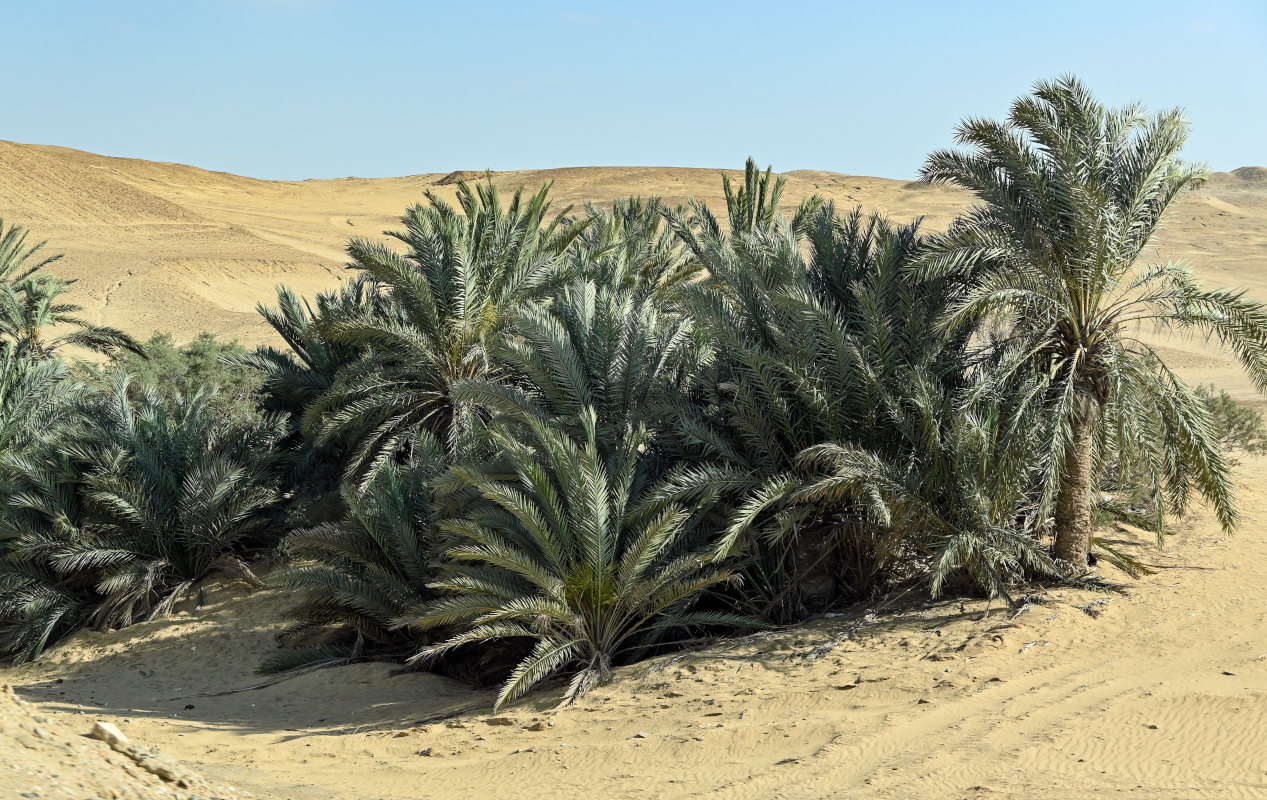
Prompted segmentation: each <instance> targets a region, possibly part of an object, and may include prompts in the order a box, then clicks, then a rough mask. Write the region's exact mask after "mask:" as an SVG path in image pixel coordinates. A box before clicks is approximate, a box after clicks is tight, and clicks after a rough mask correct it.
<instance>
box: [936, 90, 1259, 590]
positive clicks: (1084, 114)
mask: <svg viewBox="0 0 1267 800" xmlns="http://www.w3.org/2000/svg"><path fill="white" fill-rule="evenodd" d="M1188 129H1189V125H1188V122H1187V120H1186V119H1185V117H1184V116H1183V114H1182V112H1180V111H1179V110H1172V111H1166V112H1163V113H1159V114H1156V115H1154V116H1149V115H1148V114H1147V113H1146V112H1145V110H1144V109H1143V108H1142V107H1140V106H1139V105H1129V106H1126V107H1124V108H1121V109H1116V110H1110V109H1107V108H1106V107H1105V106H1104V105H1102V104H1101V103H1100V102H1098V101H1097V100H1096V99H1095V98H1094V96H1093V95H1092V94H1091V92H1090V91H1089V90H1088V88H1087V87H1086V86H1085V85H1083V84H1082V83H1081V82H1080V81H1079V80H1078V79H1076V78H1074V77H1063V78H1060V79H1059V80H1056V81H1043V82H1040V83H1038V84H1037V85H1036V86H1035V88H1034V91H1033V93H1032V94H1030V95H1027V96H1024V97H1021V98H1019V99H1017V100H1016V101H1015V102H1014V103H1013V104H1012V107H1011V110H1010V112H1009V114H1008V117H1007V119H1006V120H1004V121H1001V122H999V121H991V120H983V119H969V120H966V121H964V122H963V123H962V124H961V125H960V126H959V128H958V129H957V131H956V139H957V141H958V142H959V144H961V145H964V146H965V147H966V148H967V150H966V151H965V150H939V151H936V152H934V153H932V154H931V155H930V156H929V157H928V161H927V163H926V164H925V166H924V168H923V178H924V180H927V181H933V182H949V183H954V184H957V185H959V186H962V187H964V188H966V189H968V190H970V191H972V192H973V193H974V194H975V195H976V196H977V198H978V200H979V203H978V204H977V205H976V206H975V207H974V208H972V209H971V210H970V211H969V212H968V213H966V214H965V215H964V216H962V217H961V218H960V219H959V220H958V221H957V222H956V223H955V224H954V225H953V226H952V227H951V229H950V231H949V232H948V233H947V234H946V236H945V237H944V238H942V239H941V241H940V242H939V244H938V246H937V248H936V251H935V252H934V254H933V256H932V257H931V258H930V259H929V261H928V268H929V269H932V270H935V271H941V272H947V271H955V270H961V271H964V273H965V274H966V275H967V276H968V280H969V281H970V282H971V286H970V288H969V290H968V291H967V293H966V294H965V295H964V296H963V297H962V298H961V299H959V300H958V301H957V302H956V303H955V304H954V306H953V307H952V308H951V309H950V312H949V314H948V315H947V317H946V320H945V327H946V328H947V329H951V330H953V329H959V328H962V327H964V326H970V325H974V324H976V323H978V322H979V321H981V320H983V319H987V318H995V319H1002V320H1003V321H1004V323H1005V324H1006V325H1007V326H1008V327H1007V331H1006V332H1005V334H1004V335H1003V336H1002V337H1001V338H1000V339H999V340H998V342H997V346H996V347H995V352H994V355H995V356H997V358H998V362H997V363H996V364H995V365H994V366H993V367H992V373H993V381H994V383H995V384H996V385H1003V384H1008V385H1011V386H1012V387H1013V389H1014V392H1015V393H1016V394H1019V395H1021V396H1024V397H1028V398H1030V399H1031V401H1032V409H1031V410H1032V411H1034V413H1035V414H1036V415H1037V416H1036V418H1040V419H1042V420H1044V421H1046V422H1047V423H1049V424H1048V425H1047V431H1048V434H1047V439H1046V446H1045V449H1044V464H1045V467H1046V475H1045V482H1044V488H1043V492H1042V503H1041V508H1042V510H1043V511H1044V512H1048V511H1054V523H1055V546H1054V554H1055V556H1056V557H1057V558H1058V559H1060V560H1061V561H1063V562H1065V563H1066V564H1068V565H1069V566H1070V568H1071V569H1073V570H1075V571H1076V570H1080V569H1083V568H1085V565H1086V561H1087V547H1088V544H1089V539H1090V535H1091V530H1092V524H1093V514H1092V511H1093V505H1094V502H1095V495H1096V492H1095V490H1096V488H1097V480H1098V478H1099V475H1100V473H1101V472H1102V470H1103V465H1104V464H1105V463H1107V462H1112V463H1113V464H1114V468H1115V469H1116V471H1117V472H1118V473H1119V474H1129V472H1130V471H1131V469H1132V466H1131V465H1140V466H1142V467H1143V468H1144V470H1145V471H1146V472H1147V474H1148V483H1149V486H1148V488H1149V489H1150V490H1151V492H1152V494H1153V496H1154V500H1155V503H1154V504H1155V506H1156V509H1157V514H1158V523H1159V529H1160V523H1161V521H1162V520H1161V514H1162V512H1163V508H1164V507H1165V506H1166V505H1167V503H1169V505H1171V506H1172V507H1173V508H1174V509H1176V510H1182V508H1183V506H1184V503H1185V501H1186V499H1187V497H1188V491H1187V489H1188V486H1189V484H1190V483H1193V484H1195V485H1196V487H1197V489H1198V490H1199V491H1200V492H1201V493H1202V494H1204V495H1205V496H1206V497H1207V498H1209V500H1210V501H1211V502H1212V503H1213V505H1214V508H1215V509H1216V511H1217V512H1218V516H1219V520H1220V522H1221V523H1222V524H1223V526H1224V527H1225V528H1227V529H1231V528H1232V527H1233V526H1234V524H1235V521H1236V512H1235V509H1234V507H1233V503H1232V492H1233V490H1232V485H1231V482H1230V481H1229V479H1228V474H1227V467H1226V463H1225V461H1224V458H1223V456H1222V454H1221V452H1220V449H1219V446H1218V442H1217V439H1216V437H1215V435H1214V434H1213V432H1212V428H1211V425H1210V419H1209V414H1208V411H1207V409H1206V407H1205V405H1204V404H1203V403H1202V402H1201V401H1200V398H1198V397H1197V396H1196V395H1195V394H1194V393H1193V391H1192V390H1191V389H1190V388H1189V387H1188V386H1187V385H1186V384H1185V383H1184V382H1183V381H1182V380H1181V379H1180V378H1179V377H1178V376H1177V375H1176V374H1175V373H1174V372H1173V371H1172V370H1171V369H1170V368H1168V367H1167V366H1166V364H1165V362H1164V360H1163V359H1162V358H1161V357H1160V355H1159V354H1158V353H1157V351H1156V350H1155V349H1154V348H1153V347H1151V346H1150V345H1149V344H1148V343H1147V342H1145V341H1142V340H1141V339H1140V338H1139V335H1140V331H1141V328H1142V327H1145V326H1153V327H1155V328H1160V329H1163V330H1177V331H1180V332H1184V333H1195V334H1199V335H1204V336H1211V337H1213V338H1215V339H1217V340H1218V341H1220V342H1222V343H1223V344H1224V345H1225V346H1227V347H1228V348H1229V349H1230V350H1231V351H1232V352H1233V353H1234V354H1235V355H1236V356H1237V358H1239V359H1240V361H1241V363H1242V364H1243V365H1244V366H1245V369H1246V370H1247V371H1248V373H1249V375H1250V377H1251V378H1252V380H1253V381H1254V383H1255V385H1256V386H1258V387H1259V388H1260V389H1264V388H1267V309H1265V308H1264V307H1263V305H1261V304H1260V303H1257V302H1254V301H1252V300H1250V299H1248V298H1247V297H1246V296H1245V294H1244V292H1242V291H1233V290H1217V291H1209V290H1205V289H1202V288H1201V286H1200V285H1199V284H1198V282H1197V281H1196V279H1195V277H1194V275H1193V273H1192V272H1191V271H1190V270H1189V269H1188V268H1187V267H1186V266H1185V265H1183V264H1182V263H1174V262H1170V263H1165V264H1159V265H1147V266H1142V265H1141V261H1142V260H1143V258H1144V253H1145V250H1146V249H1147V248H1148V247H1149V245H1150V243H1151V242H1152V241H1153V235H1154V234H1155V233H1156V232H1157V230H1158V229H1159V227H1160V226H1161V224H1162V221H1163V219H1164V218H1165V215H1166V213H1167V211H1168V210H1169V209H1170V207H1171V206H1172V204H1173V203H1174V202H1175V201H1176V200H1177V199H1178V198H1179V197H1181V196H1182V195H1183V194H1184V193H1185V192H1186V191H1188V190H1190V189H1192V188H1194V187H1196V186H1198V185H1200V184H1201V183H1202V181H1204V180H1205V178H1206V175H1207V172H1206V170H1205V168H1204V167H1200V166H1193V165H1190V164H1186V163H1184V162H1183V161H1181V160H1180V159H1179V151H1180V149H1181V148H1182V147H1183V144H1184V142H1185V140H1186V139H1187V136H1188Z"/></svg>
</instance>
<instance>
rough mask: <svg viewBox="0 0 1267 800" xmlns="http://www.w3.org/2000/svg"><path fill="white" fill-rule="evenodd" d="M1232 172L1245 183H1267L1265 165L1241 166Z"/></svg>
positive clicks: (1266, 168)
mask: <svg viewBox="0 0 1267 800" xmlns="http://www.w3.org/2000/svg"><path fill="white" fill-rule="evenodd" d="M1232 174H1233V175H1235V176H1236V177H1237V178H1239V179H1240V180H1243V181H1245V182H1246V183H1267V167H1241V168H1240V169H1234V170H1232Z"/></svg>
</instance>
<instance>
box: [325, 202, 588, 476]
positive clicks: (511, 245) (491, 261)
mask: <svg viewBox="0 0 1267 800" xmlns="http://www.w3.org/2000/svg"><path fill="white" fill-rule="evenodd" d="M549 189H550V187H549V184H547V185H546V186H543V187H542V188H541V189H540V190H539V191H538V192H536V193H535V194H533V195H530V196H525V195H524V192H523V190H522V189H520V190H519V191H517V192H516V193H515V194H514V196H513V197H512V198H511V201H510V202H509V203H508V204H503V203H502V200H501V198H500V196H499V194H498V192H497V189H496V187H494V186H493V184H492V183H491V182H489V183H483V184H478V185H476V186H470V185H468V184H466V183H465V182H459V184H458V198H457V199H458V203H459V208H454V207H452V206H450V205H449V204H448V203H446V202H445V201H443V200H442V199H441V198H439V197H437V196H435V195H434V194H431V193H428V194H427V204H426V205H423V204H417V205H414V206H413V207H411V208H410V209H409V210H408V211H407V212H406V214H405V216H404V217H403V218H402V222H403V223H404V226H405V229H404V230H402V231H394V232H390V233H389V235H390V236H392V237H394V238H395V239H397V240H399V241H400V242H401V243H403V244H404V246H405V251H404V252H403V253H401V252H398V251H396V250H394V249H392V248H390V247H388V246H387V245H385V244H382V243H379V242H372V241H369V240H365V239H354V240H353V241H352V242H351V243H350V244H349V245H348V253H349V255H350V256H351V258H352V264H351V266H352V267H353V268H355V269H357V270H359V271H360V273H361V274H363V275H364V276H365V277H366V278H367V279H369V280H372V281H373V282H374V283H375V284H376V285H377V286H378V287H380V290H381V291H382V292H384V293H385V294H386V296H387V299H388V301H389V302H390V303H391V304H392V305H393V306H394V309H393V315H392V316H391V318H389V319H386V320H384V319H382V318H381V317H379V316H370V315H368V314H362V315H360V316H357V317H355V318H352V319H348V320H342V321H339V322H335V323H334V324H332V325H330V326H329V328H328V330H327V335H328V336H329V337H330V338H332V339H334V340H336V341H341V342H346V343H349V344H352V345H355V346H358V347H362V348H364V349H365V350H366V351H367V353H368V354H367V356H366V357H365V358H363V359H361V360H360V361H358V362H356V363H354V364H352V365H350V366H349V367H348V368H347V369H345V370H343V372H342V373H341V374H340V376H339V379H338V380H337V381H336V382H335V384H334V386H333V387H332V388H331V389H330V390H329V391H328V392H326V393H324V394H323V395H322V396H321V397H320V398H319V399H318V400H317V401H316V402H315V403H314V404H313V405H312V407H311V408H310V409H309V411H308V419H307V421H306V427H307V428H308V429H309V430H310V431H312V432H314V433H315V434H316V435H317V442H318V444H325V443H327V442H329V441H332V440H337V439H342V440H344V441H347V442H349V443H350V445H351V447H350V450H351V457H350V461H349V464H348V469H347V474H348V476H349V477H355V478H365V477H367V476H369V475H370V474H371V473H372V472H373V469H374V468H375V467H376V466H381V465H382V464H384V463H386V462H387V461H389V460H390V459H393V458H396V457H398V456H401V455H402V454H407V452H408V450H409V447H410V442H411V441H412V439H413V437H414V435H415V433H416V432H417V431H419V430H426V431H427V432H428V433H429V434H430V435H432V436H434V437H435V438H436V439H438V440H439V441H441V442H442V443H444V445H445V446H446V447H447V448H449V451H450V453H451V454H452V453H455V452H456V449H457V448H458V446H459V444H460V443H461V442H462V441H464V440H465V439H466V435H465V434H466V431H467V430H468V429H469V428H470V420H469V419H467V418H466V417H467V414H468V412H467V411H466V410H465V409H463V408H462V407H461V406H459V405H458V404H455V403H454V402H453V399H452V396H451V388H452V386H453V385H454V384H455V383H457V382H458V381H460V380H465V379H470V378H479V377H484V376H485V375H487V374H488V372H489V369H490V366H491V365H490V360H489V354H488V348H489V346H490V344H491V343H492V342H493V341H494V339H495V338H496V336H497V335H498V334H499V333H500V332H501V331H502V330H503V329H504V327H505V326H506V324H507V323H508V321H509V320H510V319H512V318H513V316H514V314H515V312H516V311H517V310H518V309H519V308H520V307H521V306H523V305H524V304H526V303H529V302H532V301H533V300H535V299H540V298H541V297H543V296H545V295H546V294H547V293H548V292H549V291H550V290H551V289H552V288H553V287H555V286H557V285H558V284H559V283H561V282H562V279H563V276H564V275H565V272H564V270H563V269H562V267H563V261H564V258H563V257H564V254H565V253H566V251H567V250H568V248H570V247H571V246H572V244H573V242H575V240H576V237H577V236H579V235H580V233H581V232H582V230H584V228H585V225H586V223H585V222H580V223H578V222H575V221H572V220H571V219H569V218H568V217H567V216H566V214H567V209H565V210H564V211H563V212H561V213H559V214H558V215H555V216H554V217H553V218H548V214H549V211H550V203H549V199H548V198H549Z"/></svg>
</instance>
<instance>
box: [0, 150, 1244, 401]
mask: <svg viewBox="0 0 1267 800" xmlns="http://www.w3.org/2000/svg"><path fill="white" fill-rule="evenodd" d="M465 174H466V175H467V176H468V177H471V176H473V175H478V174H479V173H465ZM786 177H787V178H788V191H787V193H786V194H785V196H784V199H785V200H786V201H787V208H788V209H789V210H790V209H791V208H792V206H793V205H794V204H795V203H796V202H798V201H799V200H800V199H801V198H803V197H805V196H807V195H810V194H812V193H815V192H817V193H820V194H822V195H824V196H826V197H828V198H830V199H832V200H834V201H835V202H836V203H837V204H838V205H839V206H841V207H849V208H851V207H853V206H855V205H858V204H861V205H862V206H864V207H866V208H868V209H878V210H881V211H883V212H885V213H887V214H889V215H891V216H893V217H894V218H896V219H899V220H907V219H911V218H914V217H920V216H922V217H924V218H925V220H926V224H927V225H928V226H929V227H930V228H934V229H940V228H943V227H944V226H945V225H946V224H947V223H949V221H950V220H951V219H952V218H953V217H954V215H955V214H956V213H958V212H959V211H961V210H962V209H963V208H965V207H966V206H967V204H968V202H969V199H968V196H967V195H966V194H965V193H963V192H960V191H957V190H954V189H949V188H942V187H926V186H918V185H915V184H912V183H910V182H905V181H895V180H888V179H884V178H870V177H855V176H849V175H840V174H837V173H832V172H819V171H812V170H799V171H795V172H789V173H786ZM493 178H494V180H495V182H496V183H497V184H498V186H499V187H501V188H502V189H504V190H506V191H510V190H513V189H514V188H516V187H518V186H527V187H530V188H536V187H538V186H540V185H541V184H542V183H544V182H545V181H554V190H553V197H554V202H555V208H556V209H558V210H561V209H563V208H564V207H566V206H568V205H578V206H579V205H580V204H582V203H584V202H586V201H595V202H601V203H605V202H609V201H611V200H612V199H614V198H620V197H628V196H631V195H632V196H642V197H647V196H650V195H659V196H661V197H663V198H664V199H665V200H666V201H668V202H669V203H673V204H676V203H680V202H682V201H684V200H686V199H687V198H688V197H699V198H701V199H703V200H706V201H708V202H710V203H712V204H714V205H716V204H717V203H718V202H719V201H720V198H721V181H720V178H719V170H712V169H678V168H671V167H584V168H578V167H574V168H566V169H553V170H532V171H521V172H503V173H496V174H495V175H494V176H493ZM427 190H431V191H434V192H435V193H437V194H438V195H440V196H441V197H446V198H452V196H453V194H454V191H455V189H454V182H453V180H452V179H451V178H449V176H448V175H446V174H434V175H412V176H408V177H403V178H373V179H366V178H343V179H337V180H310V181H262V180H255V179H252V178H244V177H240V176H237V175H229V174H226V173H221V172H208V171H206V170H202V169H198V168H195V167H188V166H183V165H179V164H165V163H156V162H151V161H140V160H134V159H122V158H108V157H105V156H98V155H93V154H91V153H83V152H79V151H76V150H67V149H64V148H59V147H44V146H34V145H23V144H15V143H12V142H2V141H0V217H3V218H4V219H5V220H6V221H8V222H14V223H18V224H21V225H24V226H27V227H29V228H31V229H33V231H34V235H35V236H37V237H39V238H47V239H50V240H51V245H50V246H51V247H52V248H55V249H56V250H59V251H63V252H65V253H66V254H67V258H66V260H65V261H64V262H62V264H61V265H60V266H59V269H60V270H61V271H62V272H63V273H64V274H65V275H66V276H67V277H72V278H77V279H78V280H79V285H78V295H77V297H78V300H79V302H81V303H82V304H83V305H85V306H86V307H87V308H88V314H89V316H90V317H91V318H93V319H96V320H98V321H100V322H102V323H105V324H110V325H115V326H118V327H121V328H123V329H124V330H127V331H129V332H131V333H133V334H135V335H138V336H141V337H146V336H148V335H149V334H150V333H151V332H153V331H154V330H164V331H171V332H172V333H173V334H174V335H175V337H176V339H177V340H178V341H183V340H187V339H190V338H192V337H193V336H194V335H195V334H197V333H198V332H199V331H201V330H211V331H214V332H215V333H217V334H219V335H221V336H229V337H236V338H238V339H240V340H241V341H242V342H243V343H245V344H248V345H253V344H257V343H260V342H264V341H273V337H272V332H271V331H270V329H269V328H268V327H267V326H266V325H265V324H264V323H263V321H262V320H261V319H260V317H259V316H258V315H257V314H255V313H254V307H255V304H256V303H257V302H259V301H261V300H262V301H266V302H267V301H270V300H271V299H272V298H273V286H274V285H275V284H277V283H282V282H284V283H286V284H288V285H290V286H292V287H293V288H294V289H296V290H297V291H300V292H303V293H312V292H316V291H319V290H322V289H326V288H330V287H332V286H335V285H337V283H338V281H339V280H340V279H341V278H342V276H343V275H344V271H343V265H344V259H343V248H344V246H345V245H346V243H347V240H348V238H349V237H351V236H378V235H380V234H381V232H382V231H383V230H385V229H389V228H394V227H396V222H397V218H398V217H399V216H400V214H401V213H402V212H403V211H404V209H405V208H406V206H408V205H409V204H411V203H414V202H418V201H419V200H420V199H421V197H422V194H423V192H424V191H427ZM1154 257H1155V258H1157V259H1170V258H1183V259H1188V260H1190V261H1191V262H1192V264H1193V265H1194V266H1195V267H1196V268H1197V270H1198V272H1199V273H1200V274H1201V276H1202V277H1203V278H1204V279H1205V280H1206V281H1207V282H1208V283H1210V284H1211V285H1214V286H1244V287H1247V288H1248V289H1249V290H1250V291H1251V292H1252V293H1253V294H1254V295H1255V296H1257V297H1260V298H1264V299H1267V270H1264V269H1263V264H1264V262H1265V261H1267V169H1264V168H1262V167H1244V168H1241V169H1239V170H1236V171H1234V172H1230V173H1220V174H1218V175H1216V176H1215V177H1214V179H1213V180H1212V181H1211V182H1210V183H1209V185H1208V186H1207V187H1206V188H1205V189H1203V190H1202V191H1200V192H1197V193H1195V194H1193V195H1191V196H1190V197H1189V198H1188V199H1186V200H1185V201H1184V202H1183V203H1182V204H1181V205H1180V206H1179V208H1178V209H1177V210H1176V211H1175V213H1174V215H1173V216H1172V218H1171V221H1170V223H1169V226H1168V228H1167V229H1166V230H1165V232H1164V233H1163V235H1162V237H1161V247H1160V248H1159V249H1158V251H1157V253H1155V254H1154ZM1180 349H1183V350H1185V351H1187V352H1189V353H1192V354H1193V358H1190V359H1189V360H1190V361H1192V362H1193V366H1194V370H1193V371H1192V372H1191V374H1192V375H1193V376H1194V377H1196V378H1199V379H1203V380H1217V381H1220V382H1223V383H1225V384H1228V385H1229V386H1232V387H1233V388H1235V389H1236V390H1237V392H1238V394H1240V395H1241V396H1242V397H1244V398H1249V397H1251V395H1252V392H1251V391H1250V390H1249V387H1248V384H1246V383H1245V382H1244V381H1243V380H1241V379H1239V378H1237V377H1236V376H1235V372H1234V371H1229V370H1227V369H1225V368H1224V367H1222V366H1220V365H1219V364H1218V363H1215V364H1214V366H1210V365H1209V364H1206V363H1205V361H1206V357H1207V356H1208V355H1209V354H1210V353H1211V352H1212V351H1209V350H1206V349H1204V348H1201V347H1195V346H1190V345H1186V344H1184V345H1181V346H1180Z"/></svg>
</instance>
